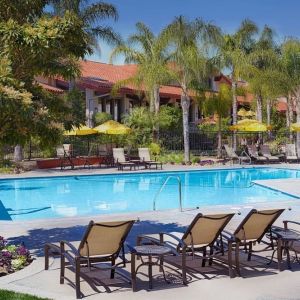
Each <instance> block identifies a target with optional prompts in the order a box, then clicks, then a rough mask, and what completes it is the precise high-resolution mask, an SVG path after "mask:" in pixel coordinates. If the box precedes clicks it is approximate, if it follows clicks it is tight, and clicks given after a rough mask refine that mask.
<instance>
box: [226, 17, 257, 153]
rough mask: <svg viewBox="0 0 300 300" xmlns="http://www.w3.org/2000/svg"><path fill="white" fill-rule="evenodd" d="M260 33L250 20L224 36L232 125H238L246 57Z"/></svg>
mask: <svg viewBox="0 0 300 300" xmlns="http://www.w3.org/2000/svg"><path fill="white" fill-rule="evenodd" d="M257 32H258V28H257V26H256V24H255V23H253V22H252V21H250V20H247V19H246V20H244V21H242V23H241V25H240V27H239V28H238V30H237V31H236V32H235V33H233V34H226V35H224V43H223V47H222V58H223V63H224V66H225V67H226V68H228V69H229V70H230V75H231V80H232V123H233V125H235V124H236V123H237V87H238V81H239V80H240V79H241V77H242V75H243V72H244V70H245V69H246V68H245V64H246V55H247V54H249V53H250V52H251V51H252V49H253V46H254V35H255V34H256V33H257ZM233 147H234V149H236V135H235V134H234V139H233Z"/></svg>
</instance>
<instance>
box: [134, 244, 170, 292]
mask: <svg viewBox="0 0 300 300" xmlns="http://www.w3.org/2000/svg"><path fill="white" fill-rule="evenodd" d="M170 253H171V249H170V248H169V247H166V246H162V245H141V246H135V247H133V248H132V249H131V279H132V291H133V292H135V291H136V274H137V272H138V270H139V268H140V267H142V266H148V277H149V289H152V288H153V278H152V267H153V266H159V268H160V271H161V272H162V273H163V276H164V279H165V281H166V282H168V281H167V279H166V275H165V271H164V267H163V257H164V255H167V254H170ZM137 256H138V257H140V258H141V264H140V265H139V266H138V267H137V268H136V257H137ZM144 257H146V258H147V260H144Z"/></svg>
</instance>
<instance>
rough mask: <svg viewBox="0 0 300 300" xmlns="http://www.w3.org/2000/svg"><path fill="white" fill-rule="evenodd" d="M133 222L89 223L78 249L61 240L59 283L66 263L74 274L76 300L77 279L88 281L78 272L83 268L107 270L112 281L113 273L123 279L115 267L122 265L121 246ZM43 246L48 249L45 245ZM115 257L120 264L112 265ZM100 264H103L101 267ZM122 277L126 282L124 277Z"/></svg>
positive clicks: (77, 295)
mask: <svg viewBox="0 0 300 300" xmlns="http://www.w3.org/2000/svg"><path fill="white" fill-rule="evenodd" d="M134 222H135V221H134V220H129V221H118V222H99V223H95V222H93V221H90V223H89V225H88V227H87V229H86V231H85V234H84V236H83V238H82V240H81V242H80V244H79V247H78V248H75V247H74V245H72V244H71V243H69V242H67V241H61V242H60V255H61V267H60V283H61V284H63V283H64V280H65V268H66V266H67V264H66V260H67V261H68V263H69V264H70V267H71V269H72V270H73V271H74V272H75V289H76V297H77V299H79V298H81V296H82V293H81V291H80V277H82V278H87V279H88V276H87V275H86V272H84V273H83V272H82V270H81V269H82V268H83V267H87V268H88V271H91V269H92V268H97V269H102V270H110V278H114V274H115V273H118V274H119V275H121V276H123V277H125V275H124V274H122V273H120V272H118V268H119V267H120V266H121V265H123V267H125V266H126V261H125V252H124V243H125V239H126V237H127V236H128V233H129V232H130V230H131V228H132V226H133V224H134ZM47 246H48V247H49V244H47ZM54 247H55V246H54ZM120 252H121V256H120ZM119 256H120V258H121V262H119V263H116V261H117V259H118V258H119ZM107 262H110V263H111V266H109V265H107ZM101 263H105V264H104V265H103V266H101ZM125 278H126V279H127V280H128V278H127V277H125ZM129 281H130V280H129Z"/></svg>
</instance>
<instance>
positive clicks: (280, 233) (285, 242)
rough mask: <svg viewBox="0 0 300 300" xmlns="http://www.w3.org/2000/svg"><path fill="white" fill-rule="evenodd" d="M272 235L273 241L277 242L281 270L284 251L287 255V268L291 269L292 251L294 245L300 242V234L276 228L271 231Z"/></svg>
mask: <svg viewBox="0 0 300 300" xmlns="http://www.w3.org/2000/svg"><path fill="white" fill-rule="evenodd" d="M271 233H272V239H274V240H277V253H278V265H279V270H281V265H282V253H283V251H285V253H286V259H287V266H288V268H289V269H291V258H290V250H293V243H294V242H295V241H300V232H297V231H294V230H290V229H284V228H279V227H274V228H272V229H271Z"/></svg>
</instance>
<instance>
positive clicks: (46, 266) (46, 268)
mask: <svg viewBox="0 0 300 300" xmlns="http://www.w3.org/2000/svg"><path fill="white" fill-rule="evenodd" d="M44 249H45V250H44V251H45V270H48V269H49V246H48V245H47V244H46V245H45V248H44Z"/></svg>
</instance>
